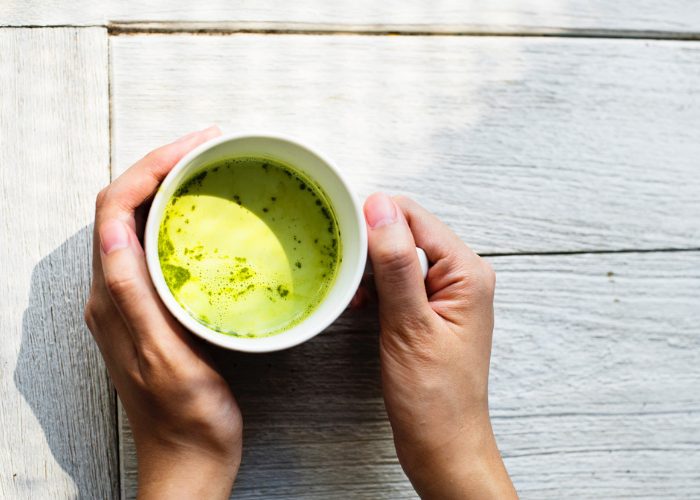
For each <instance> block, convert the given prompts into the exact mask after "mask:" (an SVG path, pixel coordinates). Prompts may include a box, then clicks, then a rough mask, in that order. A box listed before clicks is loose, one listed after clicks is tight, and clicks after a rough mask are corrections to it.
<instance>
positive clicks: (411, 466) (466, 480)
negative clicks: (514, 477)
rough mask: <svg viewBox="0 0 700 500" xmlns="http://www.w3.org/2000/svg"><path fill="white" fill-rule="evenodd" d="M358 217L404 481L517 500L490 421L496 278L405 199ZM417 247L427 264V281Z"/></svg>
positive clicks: (433, 494) (422, 491)
mask: <svg viewBox="0 0 700 500" xmlns="http://www.w3.org/2000/svg"><path fill="white" fill-rule="evenodd" d="M364 212H365V218H366V221H367V228H368V233H369V255H370V258H371V260H372V266H373V268H374V276H375V284H376V289H377V298H378V301H379V320H380V325H381V334H380V339H379V343H380V355H381V372H382V385H383V393H384V401H385V404H386V410H387V414H388V416H389V420H390V422H391V427H392V430H393V433H394V443H395V446H396V454H397V456H398V458H399V461H400V463H401V465H402V467H403V469H404V471H405V472H406V475H407V476H408V477H409V479H410V480H411V482H412V484H413V486H414V487H415V489H416V491H417V492H418V493H419V495H420V496H421V497H422V498H426V499H432V498H435V499H453V498H454V499H471V498H474V499H485V498H498V499H508V498H517V494H516V492H515V489H514V488H513V485H512V483H511V481H510V478H509V476H508V473H507V472H506V469H505V467H504V465H503V461H502V459H501V456H500V453H499V451H498V448H497V446H496V440H495V438H494V435H493V431H492V428H491V421H490V418H489V408H488V375H489V361H490V356H491V339H492V334H493V295H494V289H495V284H496V276H495V273H494V271H493V269H492V268H491V266H490V265H489V264H488V263H487V262H486V261H485V260H483V259H482V258H480V257H479V256H478V255H477V254H476V253H474V252H473V251H472V250H471V249H470V248H469V247H468V246H467V245H465V244H464V243H463V242H462V241H461V240H460V239H459V238H458V237H457V236H456V235H455V234H454V233H453V232H452V231H451V230H450V229H449V228H448V227H447V226H446V225H445V224H443V223H442V222H441V221H440V220H438V219H437V218H436V217H435V216H434V215H432V214H430V213H429V212H428V211H426V210H425V209H424V208H422V207H421V206H420V205H418V204H417V203H416V202H414V201H413V200H411V199H408V198H405V197H400V196H399V197H394V198H391V197H389V196H387V195H385V194H383V193H377V194H374V195H372V196H370V197H369V198H368V199H367V201H366V202H365V206H364ZM416 246H418V247H420V248H422V249H424V250H425V252H426V255H427V256H428V260H429V262H430V263H431V266H430V269H429V271H428V275H427V278H426V280H425V282H424V280H423V276H422V273H421V269H420V265H419V263H418V259H417V258H416V252H415V247H416Z"/></svg>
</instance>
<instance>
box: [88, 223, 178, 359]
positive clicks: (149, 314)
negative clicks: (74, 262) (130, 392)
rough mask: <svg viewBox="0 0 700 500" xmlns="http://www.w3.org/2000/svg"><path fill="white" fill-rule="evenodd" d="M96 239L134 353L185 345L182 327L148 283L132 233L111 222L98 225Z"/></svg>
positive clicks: (144, 265)
mask: <svg viewBox="0 0 700 500" xmlns="http://www.w3.org/2000/svg"><path fill="white" fill-rule="evenodd" d="M99 235H100V255H101V261H102V271H103V274H104V281H105V286H106V288H107V290H108V291H109V294H110V296H111V297H112V300H113V301H114V304H115V306H116V307H117V309H118V310H119V312H120V313H121V315H122V317H123V318H124V322H125V323H126V325H127V326H128V329H129V332H130V333H131V337H132V340H133V341H134V345H135V347H136V349H137V350H138V351H140V352H142V351H143V350H144V349H148V350H149V351H150V352H163V351H167V350H168V349H170V350H171V351H175V350H179V348H180V347H181V345H182V344H187V345H189V339H187V337H186V334H185V333H184V331H183V329H182V327H180V325H179V324H178V323H177V321H176V320H175V319H174V318H173V317H172V316H171V315H170V313H169V312H168V311H167V309H166V308H165V306H164V305H163V303H162V302H161V301H160V298H159V297H158V295H157V293H156V291H155V289H154V287H153V284H152V283H151V281H150V278H149V276H148V270H147V268H146V262H145V259H144V256H143V251H142V250H141V247H140V246H139V244H138V241H137V239H136V234H135V233H134V232H133V230H132V229H131V228H130V227H129V226H128V225H126V224H125V223H124V222H122V221H120V220H118V219H111V220H108V221H105V222H103V223H102V224H101V226H100V227H99ZM170 332H175V333H174V335H173V334H171V333H170Z"/></svg>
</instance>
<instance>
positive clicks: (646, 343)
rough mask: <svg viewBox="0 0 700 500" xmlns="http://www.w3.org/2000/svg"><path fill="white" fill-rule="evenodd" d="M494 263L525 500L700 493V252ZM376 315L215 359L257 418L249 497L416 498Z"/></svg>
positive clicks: (507, 405)
mask: <svg viewBox="0 0 700 500" xmlns="http://www.w3.org/2000/svg"><path fill="white" fill-rule="evenodd" d="M492 263H493V264H494V266H495V268H496V270H497V273H498V281H499V284H498V289H497V294H496V303H497V312H496V332H495V343H494V351H493V363H492V386H491V406H492V414H493V420H494V427H495V430H496V433H497V437H498V440H499V444H500V446H501V449H502V452H503V454H504V456H505V459H506V462H507V465H508V468H509V470H510V472H511V474H512V476H513V479H514V481H515V483H516V486H517V487H518V489H519V490H520V493H521V494H522V496H523V498H552V499H558V498H566V497H576V498H613V497H626V496H633V497H635V498H644V497H648V498H659V497H661V496H663V497H665V498H666V497H668V498H694V497H697V496H698V495H700V472H699V471H700V396H698V392H697V386H698V384H699V383H700V364H698V362H697V359H698V354H697V353H698V352H699V351H700V327H699V326H698V325H700V308H698V307H697V305H698V300H700V299H699V297H700V252H695V253H651V254H614V255H610V254H607V255H579V256H545V257H543V256H540V257H527V256H514V257H500V258H494V259H492ZM610 273H612V275H609V274H610ZM374 315H375V314H374V311H372V310H368V311H363V312H359V313H347V314H346V315H345V316H343V317H342V318H341V320H339V321H338V322H337V323H336V324H335V325H334V326H333V327H331V328H330V329H329V330H328V331H327V332H326V333H324V334H323V335H321V336H319V337H317V338H316V339H314V340H312V341H310V342H308V343H306V344H304V345H301V346H299V347H296V348H294V349H291V350H289V351H286V352H281V353H276V354H271V355H262V356H251V355H243V354H231V353H223V352H220V351H218V352H217V357H218V359H219V361H220V363H221V364H222V366H224V367H225V369H226V371H227V372H228V377H229V379H230V380H231V382H232V384H233V387H234V390H235V393H236V395H237V397H238V399H239V401H240V404H241V407H242V408H243V412H244V419H245V445H244V448H245V449H244V459H243V466H242V469H241V472H240V475H239V479H238V482H237V489H236V495H235V498H251V499H252V498H266V499H267V498H280V499H281V498H284V499H292V498H299V499H301V498H303V499H325V498H333V497H338V496H341V497H343V498H367V499H370V498H371V499H376V498H386V499H390V498H391V499H393V498H413V497H414V493H413V490H412V489H411V487H410V484H409V483H408V481H407V480H406V479H405V478H404V476H403V474H402V472H401V469H400V467H399V466H398V465H397V463H396V459H395V455H394V448H393V444H392V441H391V431H390V429H389V427H388V425H387V423H386V420H385V414H384V409H383V404H382V400H381V393H380V385H379V371H378V363H377V324H376V321H375V320H374ZM125 437H126V438H127V439H126V443H125V447H124V449H123V453H124V456H125V458H126V465H127V466H128V467H127V469H126V470H125V471H124V472H125V474H126V475H125V477H124V487H125V490H126V493H127V495H126V496H127V498H133V497H134V494H135V489H134V485H135V469H134V464H135V461H134V457H133V447H132V446H131V444H130V442H129V440H128V435H127V436H125Z"/></svg>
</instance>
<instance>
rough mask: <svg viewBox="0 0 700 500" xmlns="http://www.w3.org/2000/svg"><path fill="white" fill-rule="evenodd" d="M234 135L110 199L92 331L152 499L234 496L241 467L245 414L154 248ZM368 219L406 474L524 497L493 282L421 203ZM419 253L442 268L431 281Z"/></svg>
mask: <svg viewBox="0 0 700 500" xmlns="http://www.w3.org/2000/svg"><path fill="white" fill-rule="evenodd" d="M220 133H221V132H220V131H219V130H218V128H216V127H211V128H209V129H206V130H203V131H199V132H194V133H192V134H188V135H187V136H185V137H183V138H181V139H179V140H177V141H175V142H174V143H172V144H169V145H167V146H163V147H161V148H159V149H156V150H154V151H153V152H151V153H149V154H148V155H146V156H145V157H144V158H143V159H141V160H139V161H138V162H137V163H136V164H134V165H133V166H132V167H131V168H129V169H128V170H127V171H126V172H125V173H124V174H122V175H121V176H120V177H118V178H117V179H116V180H115V181H114V182H113V183H112V184H110V185H109V186H108V187H107V188H105V189H104V190H102V191H101V192H100V194H99V195H98V198H97V203H96V212H95V234H94V244H93V281H92V288H91V292H90V297H89V299H88V302H87V304H86V307H85V320H86V322H87V324H88V327H89V329H90V331H91V332H92V334H93V336H94V338H95V340H96V342H97V344H98V346H99V348H100V351H101V353H102V356H103V358H104V360H105V364H106V366H107V369H108V371H109V373H110V376H111V379H112V381H113V383H114V386H115V388H116V390H117V392H118V394H119V398H120V400H121V401H122V404H123V406H124V409H125V410H126V413H127V417H128V418H129V423H130V425H131V428H132V431H133V435H134V440H135V443H136V452H137V458H138V476H139V480H138V484H139V485H138V494H139V498H142V499H150V498H212V499H215V498H228V496H229V494H230V491H231V489H232V487H233V483H234V481H235V478H236V474H237V472H238V468H239V465H240V460H241V449H242V429H243V422H242V418H241V413H240V410H239V408H238V405H237V403H236V401H235V399H234V397H233V394H232V393H231V391H230V388H229V386H228V384H227V383H226V381H225V380H224V379H223V377H222V376H221V375H220V374H219V372H218V371H217V369H216V367H215V366H214V365H213V363H212V361H211V359H210V358H209V357H208V356H207V355H206V353H205V351H204V350H203V349H202V348H201V346H200V344H199V341H198V340H196V339H195V338H194V337H193V336H191V335H190V334H189V333H188V332H187V331H186V330H185V329H184V328H183V327H182V326H181V325H180V324H179V323H178V322H177V321H176V320H175V319H174V318H173V317H172V316H171V315H170V313H169V312H168V311H167V309H166V308H165V306H164V305H163V303H162V302H161V301H160V299H159V297H158V295H157V293H156V291H155V289H154V287H153V285H152V283H151V281H150V278H149V275H148V271H147V268H146V262H145V256H144V252H143V248H142V246H141V243H140V239H141V237H142V236H143V220H144V218H145V213H146V211H147V208H148V202H149V200H150V199H151V198H152V196H153V195H154V194H155V192H156V190H157V188H158V185H159V184H160V182H161V181H162V180H163V178H164V177H165V176H166V175H167V173H168V172H169V171H170V170H171V169H172V167H173V166H174V165H175V164H176V163H177V161H178V160H179V159H180V158H182V157H183V156H184V155H185V154H186V153H187V152H189V151H190V150H192V149H193V148H195V147H196V146H198V145H199V144H201V143H203V142H205V141H207V140H209V139H211V138H213V137H216V136H218V135H220ZM365 217H366V220H367V226H368V233H369V253H370V257H371V259H372V262H373V267H374V274H375V282H376V289H377V295H378V300H379V315H380V324H381V334H380V337H379V343H380V352H381V367H382V383H383V391H384V398H385V403H386V409H387V413H388V416H389V420H390V422H391V425H392V429H393V432H394V441H395V445H396V452H397V456H398V458H399V461H400V462H401V465H402V466H403V468H404V470H405V471H406V474H407V475H408V477H409V479H410V480H411V482H412V483H413V485H414V487H415V488H416V491H417V492H418V493H419V494H420V495H421V496H422V497H423V498H440V499H450V498H455V499H457V498H459V499H469V498H515V497H516V494H515V491H514V489H513V487H512V484H511V482H510V479H509V477H508V474H507V472H506V470H505V467H504V466H503V462H502V460H501V457H500V454H499V452H498V449H497V447H496V443H495V439H494V436H493V432H492V430H491V424H490V420H489V413H488V368H489V358H490V350H491V336H492V330H493V291H494V285H495V277H494V274H493V270H492V269H491V268H490V266H489V265H488V264H487V263H485V262H484V261H483V260H482V259H481V258H479V257H478V256H477V255H476V254H475V253H474V252H472V251H471V250H470V249H469V248H468V247H467V246H466V245H464V244H463V243H462V242H461V241H460V240H459V239H458V238H457V237H456V236H455V235H454V233H452V231H450V230H449V229H448V228H447V227H446V226H445V225H444V224H442V223H441V222H440V221H439V220H437V219H436V218H435V217H434V216H433V215H431V214H429V213H428V212H427V211H425V210H424V209H423V208H421V207H420V206H419V205H417V204H416V203H415V202H413V201H411V200H409V199H407V198H402V197H397V198H393V199H392V198H390V197H388V196H386V195H384V194H375V195H372V196H371V197H370V198H369V199H368V200H367V202H366V204H365ZM416 245H417V246H420V247H421V248H423V249H424V250H425V251H426V254H427V256H428V259H429V261H430V262H431V264H432V265H431V268H430V270H429V273H428V277H427V280H426V281H425V282H424V281H423V278H422V275H421V271H420V266H419V264H418V261H417V259H416V254H415V249H414V247H415V246H416Z"/></svg>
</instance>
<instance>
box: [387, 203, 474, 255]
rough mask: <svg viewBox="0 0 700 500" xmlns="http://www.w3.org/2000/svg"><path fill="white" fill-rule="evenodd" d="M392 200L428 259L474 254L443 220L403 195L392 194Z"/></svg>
mask: <svg viewBox="0 0 700 500" xmlns="http://www.w3.org/2000/svg"><path fill="white" fill-rule="evenodd" d="M393 200H394V202H395V203H396V204H397V205H398V206H399V207H400V208H401V211H402V212H403V214H404V216H405V217H406V220H407V221H408V225H409V227H410V228H411V232H412V233H413V237H414V239H415V241H416V245H418V246H419V247H420V248H422V249H423V250H425V254H426V255H427V257H428V261H429V262H431V263H437V262H438V261H439V260H442V259H447V258H453V257H460V256H465V255H466V256H476V254H474V252H473V251H472V250H471V248H469V247H468V246H467V245H466V244H465V243H464V242H463V241H462V240H461V239H460V238H459V236H457V235H456V234H455V233H454V232H453V231H452V230H451V229H450V228H449V227H448V226H447V224H445V223H444V222H442V221H441V220H440V219H438V218H437V217H436V216H435V215H433V214H432V213H430V212H428V211H427V210H426V209H425V208H423V207H422V206H420V205H419V204H418V203H416V202H415V201H413V200H412V199H410V198H407V197H405V196H394V197H393Z"/></svg>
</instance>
